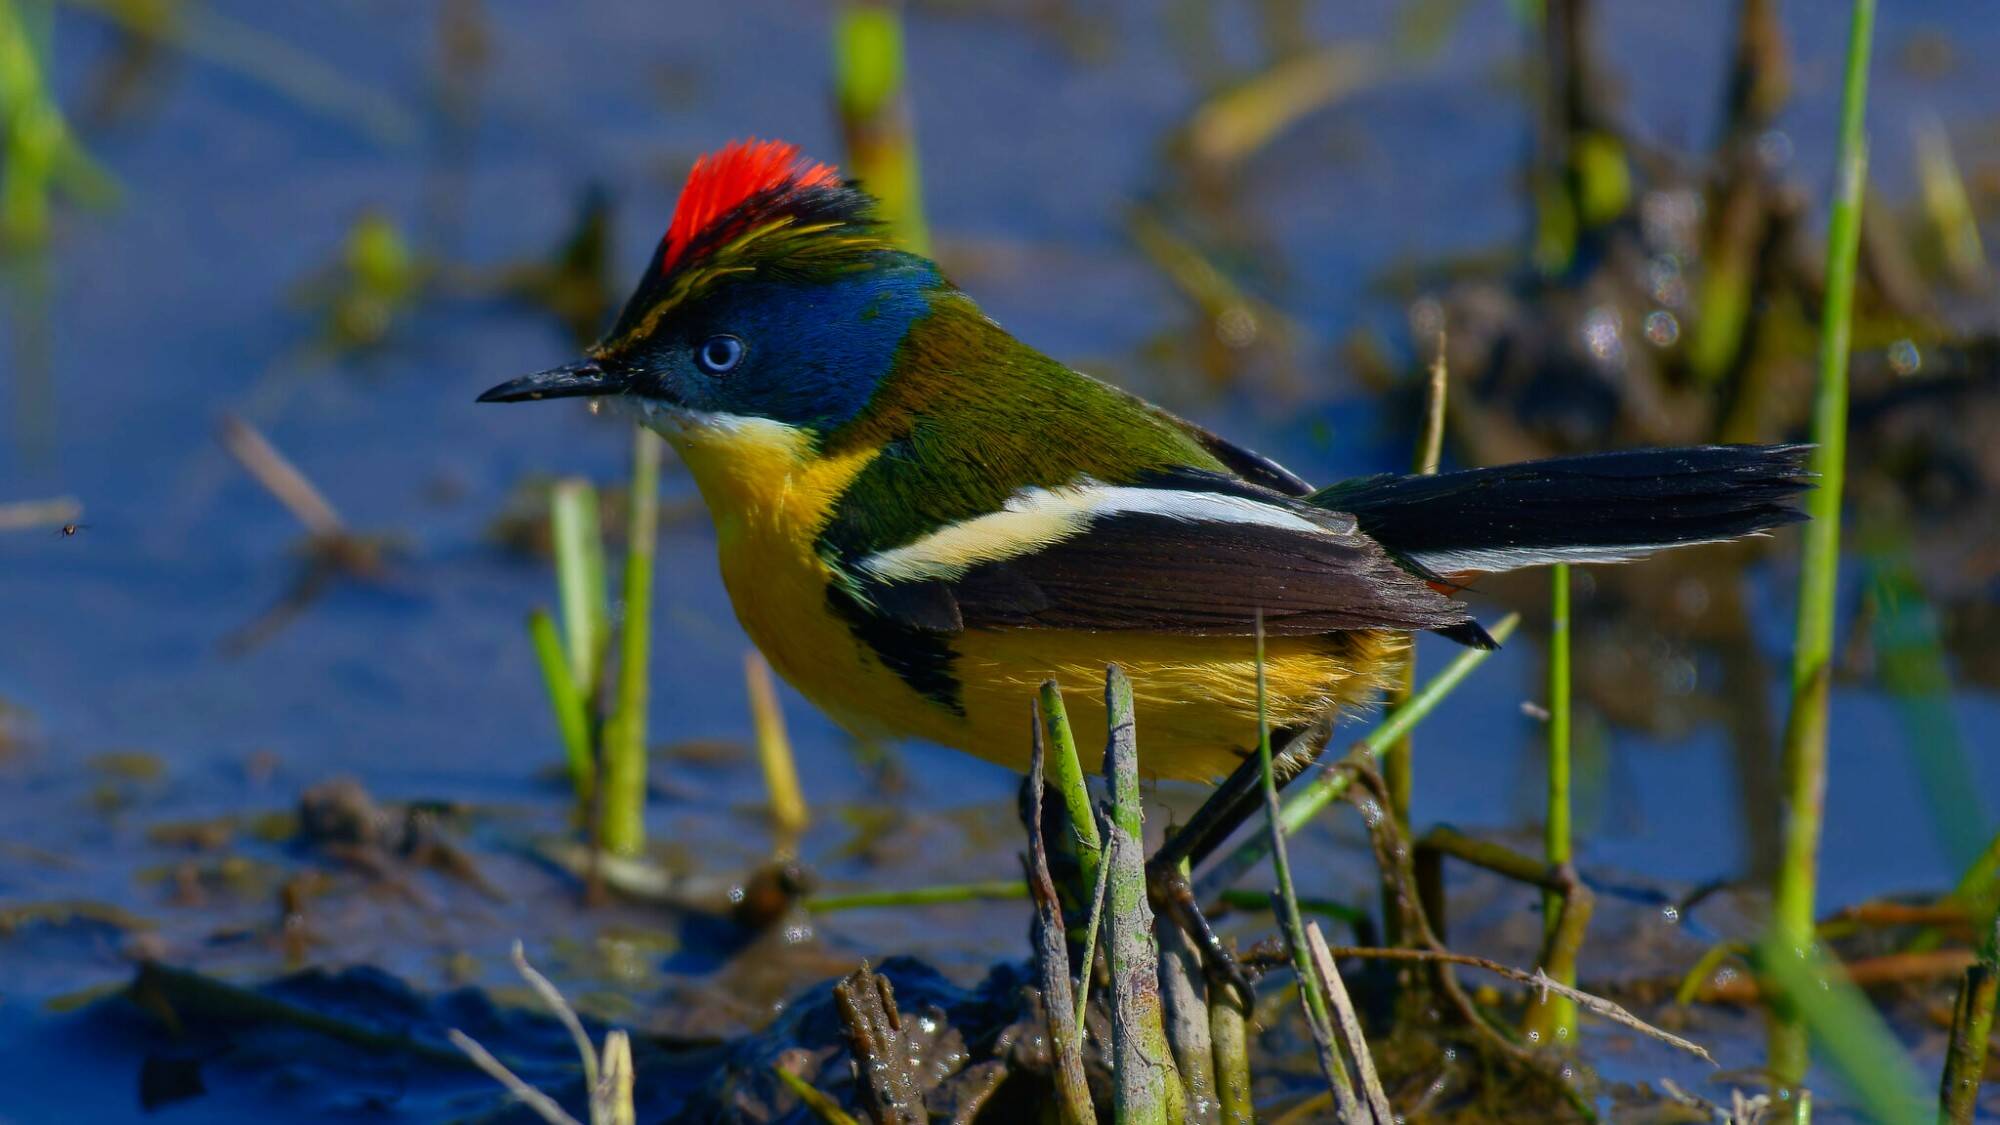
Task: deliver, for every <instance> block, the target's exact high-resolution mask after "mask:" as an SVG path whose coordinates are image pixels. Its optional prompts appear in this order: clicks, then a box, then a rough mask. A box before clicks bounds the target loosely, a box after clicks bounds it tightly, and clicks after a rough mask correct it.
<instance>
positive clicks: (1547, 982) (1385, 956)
mask: <svg viewBox="0 0 2000 1125" xmlns="http://www.w3.org/2000/svg"><path fill="white" fill-rule="evenodd" d="M1328 952H1329V953H1331V954H1332V955H1333V956H1334V957H1335V958H1341V957H1355V958H1360V959H1363V960H1373V961H1422V962H1430V963H1433V964H1442V965H1464V966H1466V967H1468V968H1473V969H1483V970H1485V971H1486V972H1489V973H1492V974H1494V975H1496V976H1503V977H1506V978H1507V979H1508V980H1512V981H1519V982H1520V983H1522V984H1525V985H1528V986H1530V987H1532V988H1535V989H1547V990H1549V991H1550V992H1559V993H1561V994H1562V995H1564V996H1567V997H1568V998H1569V999H1571V1000H1573V1001H1575V1002H1576V1005H1577V1006H1578V1007H1579V1008H1582V1009H1583V1010H1584V1011H1587V1012H1592V1013H1595V1014H1597V1015H1600V1016H1603V1017H1604V1018H1605V1019H1607V1020H1610V1021H1611V1022H1613V1023H1615V1024H1619V1025H1620V1026H1622V1027H1626V1028H1629V1029H1631V1030H1633V1031H1636V1032H1638V1033H1639V1034H1641V1035H1644V1036H1646V1037H1647V1038H1649V1039H1657V1040H1659V1041H1660V1042H1662V1043H1665V1044H1667V1045H1668V1046H1670V1047H1675V1048H1678V1049H1679V1050H1682V1051H1686V1052H1687V1053H1688V1054H1690V1055H1693V1056H1694V1057H1696V1058H1698V1059H1700V1060H1702V1061H1703V1062H1706V1063H1708V1064H1709V1065H1711V1066H1719V1065H1721V1064H1719V1063H1717V1062H1716V1061H1715V1056H1714V1055H1711V1054H1709V1053H1708V1048H1706V1047H1703V1046H1702V1045H1701V1044H1699V1043H1696V1042H1694V1041H1692V1040H1689V1039H1683V1038H1681V1037H1680V1036H1678V1035H1675V1034H1673V1033H1672V1032H1668V1031H1662V1030H1660V1029H1659V1028H1657V1027H1654V1026H1653V1025H1652V1024H1649V1023H1647V1022H1646V1021H1645V1020H1642V1019H1640V1018H1639V1017H1638V1016H1635V1015H1633V1014H1632V1013H1631V1012H1629V1011H1626V1010H1625V1009H1624V1008H1622V1007H1620V1006H1619V1005H1618V1004H1616V1003H1613V1002H1612V1001H1610V1000H1606V999H1604V998H1603V997H1601V996H1597V995H1593V994H1592V993H1588V992H1584V991H1583V990H1581V989H1576V988H1570V987H1568V986H1567V985H1564V984H1561V983H1559V982H1557V981H1555V980H1552V979H1550V977H1549V975H1548V974H1547V973H1543V972H1540V971H1537V972H1532V973H1531V972H1528V971H1527V970H1525V969H1517V968H1514V967H1513V966H1512V965H1503V964H1501V963H1500V962H1498V961H1494V960H1491V959H1489V958H1485V957H1474V956H1473V955H1471V954H1469V953H1452V952H1450V951H1448V950H1442V949H1370V948H1367V947H1363V946H1352V945H1336V946H1333V947H1332V948H1330V949H1329V950H1328Z"/></svg>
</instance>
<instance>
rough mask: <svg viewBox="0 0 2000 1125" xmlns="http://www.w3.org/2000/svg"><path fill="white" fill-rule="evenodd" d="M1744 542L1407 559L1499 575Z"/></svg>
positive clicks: (1482, 550)
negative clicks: (1677, 549)
mask: <svg viewBox="0 0 2000 1125" xmlns="http://www.w3.org/2000/svg"><path fill="white" fill-rule="evenodd" d="M1743 538H1748V536H1740V535H1726V536H1723V537H1721V538H1718V539H1691V540H1687V541H1684V542H1677V543H1618V544H1597V545H1593V546H1584V547H1531V546H1520V547H1476V548H1472V549H1469V550H1462V551H1418V552H1414V553H1412V554H1410V555H1409V556H1407V557H1408V558H1409V560H1410V561H1411V562H1413V563H1416V564H1417V565H1418V566H1421V567H1423V568H1424V569H1426V570H1428V571H1430V572H1431V573H1433V574H1467V573H1472V574H1499V573H1502V572H1503V571H1509V570H1520V569H1523V568H1524V567H1530V566H1552V565H1554V564H1556V563H1622V562H1636V561H1638V560H1639V559H1643V558H1645V557H1646V556H1648V555H1651V554H1653V553H1654V552H1656V551H1670V550H1673V549H1674V548H1676V547H1699V546H1702V545H1704V544H1708V543H1728V542H1731V541H1732V540H1735V539H1743Z"/></svg>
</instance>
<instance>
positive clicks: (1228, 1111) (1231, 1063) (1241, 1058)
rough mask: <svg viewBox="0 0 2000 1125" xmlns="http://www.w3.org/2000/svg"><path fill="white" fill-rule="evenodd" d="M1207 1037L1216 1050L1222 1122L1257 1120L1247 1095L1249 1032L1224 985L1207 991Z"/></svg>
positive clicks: (1246, 1124) (1239, 1123) (1240, 1123)
mask: <svg viewBox="0 0 2000 1125" xmlns="http://www.w3.org/2000/svg"><path fill="white" fill-rule="evenodd" d="M1208 1037H1209V1041H1210V1043H1211V1044H1213V1046H1214V1050H1215V1099H1216V1102H1217V1115H1216V1116H1217V1118H1218V1120H1220V1121H1221V1123H1222V1125H1252V1123H1253V1122H1255V1121H1256V1120H1257V1109H1256V1104H1255V1102H1254V1101H1253V1100H1252V1099H1251V1096H1250V1033H1249V1028H1248V1027H1247V1026H1246V1017H1245V1016H1244V1014H1243V1009H1241V1008H1239V1007H1237V1006H1236V999H1235V998H1234V997H1232V996H1231V995H1230V994H1229V990H1228V989H1226V988H1211V989H1209V990H1208Z"/></svg>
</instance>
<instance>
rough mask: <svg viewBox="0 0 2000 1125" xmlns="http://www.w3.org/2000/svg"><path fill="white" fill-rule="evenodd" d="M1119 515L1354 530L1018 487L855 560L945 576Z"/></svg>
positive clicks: (912, 574)
mask: <svg viewBox="0 0 2000 1125" xmlns="http://www.w3.org/2000/svg"><path fill="white" fill-rule="evenodd" d="M1121 515H1151V516H1164V517H1166V518H1168V519H1174V520H1181V521H1184V522H1187V523H1220V524H1240V525H1255V526H1260V527H1272V528H1278V529H1280V530H1283V531H1290V532H1296V533H1299V534H1304V535H1340V534H1343V533H1344V532H1352V530H1353V522H1352V520H1351V518H1350V517H1346V516H1340V515H1337V514H1335V513H1331V512H1329V513H1327V518H1326V519H1324V520H1322V521H1320V522H1315V521H1313V520H1311V519H1307V518H1306V517H1305V516H1303V515H1300V514H1298V513H1296V512H1292V511H1288V510H1286V509H1285V508H1282V507H1279V506H1277V505H1274V504H1266V503H1263V502H1261V501H1258V500H1253V499H1250V498H1249V497H1245V496H1230V495H1228V494H1226V493H1220V492H1187V491H1181V490H1178V489H1170V488H1130V487H1125V486H1119V485H1106V484H1099V483H1097V482H1095V481H1086V482H1085V483H1082V484H1078V485H1073V486H1070V487H1066V488H1053V489H1051V488H1025V489H1022V490H1021V491H1019V492H1016V493H1015V494H1014V495H1013V496H1011V497H1008V499H1007V503H1006V505H1005V506H1003V507H1002V508H1001V510H999V511H997V512H989V513H987V514H986V515H983V516H974V517H972V518H971V519H967V520H960V521H959V522H957V523H954V524H947V525H946V526H944V527H941V528H939V529H937V530H936V531H933V532H931V533H930V534H929V535H926V536H924V537H923V538H921V539H917V540H915V541H913V542H910V543H907V544H905V545H903V546H901V547H893V548H890V549H889V550H886V551H878V552H876V553H875V554H872V555H869V556H868V557H867V558H864V559H862V560H861V563H860V568H861V569H862V570H863V571H866V572H867V573H868V574H869V575H871V576H873V577H875V578H879V579H881V580H883V581H885V582H910V581H925V580H932V579H941V580H946V581H950V580H953V579H957V578H959V577H961V576H963V575H964V574H965V572H966V571H968V570H970V569H972V568H973V567H975V566H978V565H980V564H981V563H989V562H999V561H1000V560H1002V559H1011V558H1018V557H1020V556H1022V555H1027V554H1033V553H1034V552H1036V551H1039V550H1041V549H1043V548H1044V547H1047V546H1049V545H1050V544H1053V543H1057V542H1060V541H1062V540H1064V539H1068V538H1069V537H1071V536H1073V535H1078V534H1081V533H1083V532H1084V531H1086V530H1088V529H1089V527H1090V525H1091V523H1092V522H1093V521H1095V520H1098V519H1100V518H1105V517H1109V516H1121ZM1343 523H1344V524H1345V527H1343V526H1342V524H1343Z"/></svg>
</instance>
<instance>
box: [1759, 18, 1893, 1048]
mask: <svg viewBox="0 0 2000 1125" xmlns="http://www.w3.org/2000/svg"><path fill="white" fill-rule="evenodd" d="M1853 13H1854V14H1853V23H1852V26H1851V28H1850V30H1849V32H1848V45H1847V69H1846V81H1845V83H1844V86H1843V89H1842V93H1841V112H1840V122H1841V127H1840V157H1839V177H1838V180H1837V183H1838V188H1837V194H1836V195H1835V197H1834V200H1833V210H1832V214H1831V216H1830V218H1829V219H1828V222H1827V236H1826V237H1827V254H1826V260H1827V284H1826V301H1825V304H1824V305H1823V307H1822V308H1821V310H1820V352H1819V384H1818V387H1817V389H1816V391H1815V395H1814V399H1813V428H1812V438H1813V441H1814V443H1815V444H1814V449H1813V459H1812V468H1813V472H1814V474H1815V476H1816V477H1817V478H1818V479H1817V481H1816V484H1817V487H1816V488H1815V489H1814V490H1813V492H1812V493H1810V494H1809V495H1808V497H1807V500H1806V503H1807V505H1808V510H1809V511H1810V512H1811V514H1812V522H1811V523H1810V524H1807V525H1806V531H1805V546H1804V549H1803V552H1802V557H1801V561H1800V565H1799V607H1798V624H1797V630H1796V635H1795V637H1794V639H1793V649H1792V677H1791V685H1792V711H1791V716H1790V718H1789V720H1788V721H1787V722H1786V724H1785V743H1784V749H1785V759H1784V760H1785V775H1786V783H1785V791H1786V801H1785V818H1786V819H1785V857H1784V863H1783V866H1782V867H1780V868H1779V872H1778V879H1777V886H1776V889H1775V893H1774V902H1773V905H1772V921H1771V935H1770V939H1769V941H1770V949H1771V957H1772V958H1773V959H1777V960H1783V961H1785V968H1784V969H1782V970H1781V969H1777V968H1773V967H1772V966H1771V965H1770V964H1769V963H1768V962H1767V963H1766V965H1765V971H1766V972H1771V973H1777V972H1790V971H1792V968H1793V966H1792V965H1791V963H1790V961H1789V960H1786V959H1788V958H1797V959H1800V960H1807V959H1810V958H1813V957H1815V956H1816V955H1815V953H1814V947H1815V942H1816V939H1815V935H1814V927H1813V923H1814V915H1815V911H1816V909H1817V908H1816V905H1815V901H1816V897H1817V888H1818V885H1819V847H1820V833H1821V827H1822V825H1821V817H1822V810H1823V807H1824V804H1825V800H1826V743H1827V708H1828V700H1829V696H1830V694H1831V692H1832V683H1833V626H1834V617H1835V610H1836V606H1835V589H1836V583H1837V581H1838V577H1839V570H1840V517H1841V502H1842V499H1843V487H1842V486H1843V484H1844V474H1845V471H1846V465H1847V415H1848V412H1847V406H1848V402H1847V397H1848V391H1847V388H1848V378H1847V366H1848V350H1849V346H1850V343H1851V340H1852V338H1853V336H1852V333H1853V301H1854V277H1855V269H1856V261H1857V259H1858V257H1859V254H1860V247H1861V206H1862V191H1863V188H1864V186H1865V185H1866V183H1867V168H1868V152H1867V139H1866V134H1865V133H1864V131H1863V123H1864V117H1865V113H1866V110H1867V105H1868V59H1869V48H1870V46H1871V44H1872V41H1873V36H1874V29H1875V4H1874V0H1854V7H1853ZM1781 979H1787V980H1789V979H1794V978H1791V977H1785V978H1781ZM1852 1008H1853V1006H1852V1005H1849V1006H1848V1008H1847V1009H1846V1010H1845V1011H1841V1010H1836V1011H1835V1012H1834V1013H1832V1014H1829V1015H1827V1016H1826V1017H1825V1018H1826V1019H1827V1020H1828V1021H1831V1022H1833V1023H1835V1024H1838V1023H1840V1022H1841V1021H1842V1020H1843V1018H1844V1017H1845V1015H1847V1014H1851V1011H1852ZM1806 1063H1807V1059H1806V1029H1805V1025H1804V1024H1803V1023H1802V1022H1801V1021H1800V1019H1799V1017H1798V1015H1797V1014H1795V1013H1791V1012H1786V1011H1782V1010H1780V1011H1778V1012H1776V1013H1774V1019H1773V1022H1772V1029H1771V1058H1770V1067H1771V1070H1772V1072H1773V1074H1774V1075H1776V1077H1777V1079H1778V1081H1779V1082H1780V1083H1783V1084H1784V1085H1787V1086H1797V1085H1799V1084H1801V1083H1802V1082H1804V1080H1805V1074H1806ZM1849 1073H1850V1076H1853V1077H1858V1075H1853V1073H1852V1072H1851V1071H1850V1072H1849Z"/></svg>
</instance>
